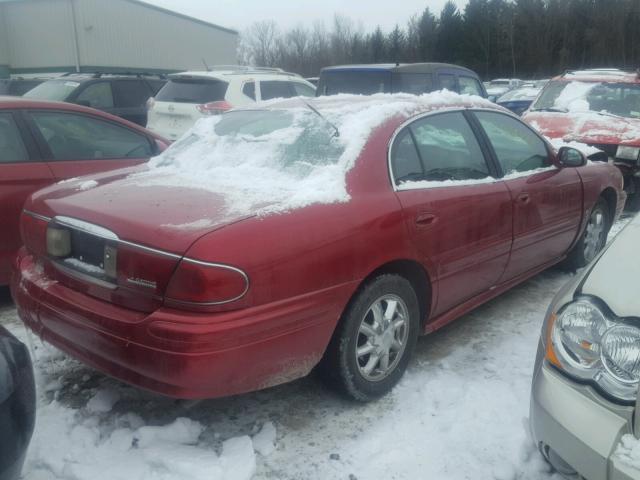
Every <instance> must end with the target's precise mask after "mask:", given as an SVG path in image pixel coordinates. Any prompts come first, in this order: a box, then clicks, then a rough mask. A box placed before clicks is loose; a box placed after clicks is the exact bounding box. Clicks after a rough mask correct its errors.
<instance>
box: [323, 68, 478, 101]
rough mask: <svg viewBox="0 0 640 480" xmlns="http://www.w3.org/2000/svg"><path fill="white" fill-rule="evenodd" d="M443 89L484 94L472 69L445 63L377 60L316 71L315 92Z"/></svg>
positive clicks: (421, 91)
mask: <svg viewBox="0 0 640 480" xmlns="http://www.w3.org/2000/svg"><path fill="white" fill-rule="evenodd" d="M444 88H446V89H447V90H450V91H452V92H456V93H468V94H470V95H478V96H480V97H486V96H487V92H486V91H485V89H484V86H483V85H482V83H481V82H480V78H479V77H478V75H477V74H476V73H475V72H473V71H472V70H469V69H468V68H464V67H460V66H458V65H450V64H447V63H403V64H396V63H389V64H382V63H381V64H373V65H341V66H336V67H326V68H323V69H322V70H321V71H320V77H319V80H318V89H317V91H316V95H317V96H322V95H336V94H338V93H353V94H360V95H372V94H374V93H411V94H414V95H421V94H423V93H428V92H434V91H436V90H441V89H444Z"/></svg>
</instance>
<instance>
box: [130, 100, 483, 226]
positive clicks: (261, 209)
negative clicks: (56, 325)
mask: <svg viewBox="0 0 640 480" xmlns="http://www.w3.org/2000/svg"><path fill="white" fill-rule="evenodd" d="M309 101H310V103H311V104H312V105H313V107H314V108H316V109H317V111H318V112H319V113H318V112H314V111H313V110H312V109H311V108H309V107H308V106H306V105H305V103H304V102H303V101H302V100H300V99H291V100H287V101H282V100H280V101H275V102H273V101H272V102H267V103H265V105H266V106H267V107H268V109H266V110H256V109H255V107H254V109H253V110H250V109H240V110H234V111H231V112H229V113H227V114H225V115H222V116H219V117H211V118H205V119H202V120H200V121H199V122H198V123H197V124H196V125H195V126H194V127H193V128H192V129H191V130H190V131H189V132H188V133H187V134H185V136H184V137H182V139H180V140H179V141H178V142H176V143H175V144H174V145H172V147H171V148H169V149H168V150H166V151H165V152H164V153H162V154H161V155H160V156H158V157H156V158H154V159H152V160H151V161H150V162H149V164H148V166H149V168H148V170H147V171H145V172H142V173H139V174H135V175H131V176H130V177H129V178H128V179H127V180H126V182H127V183H128V184H129V185H132V186H137V187H138V188H142V189H147V188H153V187H156V186H163V187H166V188H189V189H193V190H204V191H207V192H210V193H213V194H216V195H219V196H221V197H222V198H224V199H225V207H224V208H225V210H226V212H227V213H228V214H229V215H232V216H237V215H254V214H255V215H265V214H269V213H274V212H282V211H286V210H290V209H295V208H301V207H305V206H307V205H311V204H330V203H337V202H347V201H348V200H349V199H350V196H349V192H348V189H347V184H346V174H347V172H348V171H349V170H350V169H351V168H352V167H353V165H354V164H355V162H356V159H357V158H358V156H359V155H360V152H361V151H362V148H363V147H364V145H365V143H366V141H367V139H368V138H369V135H370V134H371V132H372V131H373V130H374V129H375V128H376V127H378V126H380V125H382V124H383V123H385V122H386V121H387V120H389V119H391V118H392V117H394V116H397V115H399V116H406V115H408V114H410V113H411V112H414V111H417V110H422V111H424V110H428V109H435V108H446V107H447V106H461V105H467V106H468V105H481V106H486V107H491V106H492V104H491V103H490V102H488V101H486V100H484V99H482V98H480V97H475V96H470V95H458V94H455V93H452V92H449V91H446V90H443V91H440V92H434V93H430V94H425V95H422V96H414V95H407V94H394V95H389V94H377V95H372V96H366V97H365V96H361V95H335V96H331V97H320V98H316V99H313V100H309ZM493 108H495V105H494V106H493ZM260 112H263V114H264V115H265V118H266V121H265V122H264V125H260V122H259V121H254V120H253V119H252V118H250V117H251V116H252V115H255V116H256V117H257V116H259V115H261V113H260ZM265 112H270V113H265ZM234 115H235V116H236V117H238V118H242V116H243V115H245V116H246V121H245V122H244V123H243V122H238V124H239V125H238V126H237V130H236V131H232V126H230V125H227V124H231V123H233V122H232V119H233V116H234ZM269 117H271V118H269ZM322 117H324V118H322ZM251 122H253V123H251ZM253 124H255V125H256V126H252V125H253ZM274 124H275V127H274ZM334 126H335V128H337V129H338V131H339V136H336V135H334V133H335V130H334ZM123 186H124V184H123Z"/></svg>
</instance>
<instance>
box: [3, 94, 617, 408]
mask: <svg viewBox="0 0 640 480" xmlns="http://www.w3.org/2000/svg"><path fill="white" fill-rule="evenodd" d="M92 178H93V180H94V181H95V182H94V183H95V185H96V186H95V187H94V188H92V189H85V190H83V189H80V188H78V185H76V183H74V182H69V183H66V184H63V185H58V186H54V187H50V188H47V189H45V190H42V191H40V192H38V193H36V194H34V195H33V196H32V198H31V199H30V200H29V201H28V202H27V203H26V205H25V210H24V212H23V214H22V218H21V228H22V235H23V239H24V243H25V247H24V248H23V249H22V250H21V251H20V253H19V255H18V257H17V259H16V261H15V272H14V276H13V280H12V292H13V295H14V298H15V300H16V303H17V306H18V311H19V314H20V316H21V318H22V319H23V321H24V322H25V323H26V324H27V325H28V326H29V327H30V328H31V329H32V330H34V331H35V332H36V333H37V334H38V335H40V336H41V337H43V338H44V339H45V340H47V341H49V342H51V343H52V344H54V345H56V346H58V347H59V348H61V349H62V350H64V351H66V352H68V353H69V354H70V355H72V356H74V357H76V358H79V359H81V360H82V361H84V362H86V363H87V364H90V365H92V366H94V367H95V368H97V369H99V370H102V371H104V372H106V373H108V374H110V375H112V376H114V377H117V378H119V379H122V380H124V381H126V382H129V383H132V384H134V385H138V386H141V387H144V388H147V389H150V390H154V391H157V392H161V393H164V394H167V395H171V396H175V397H183V398H201V397H215V396H222V395H230V394H236V393H241V392H247V391H251V390H255V389H260V388H265V387H268V386H271V385H275V384H279V383H283V382H286V381H289V380H292V379H294V378H298V377H301V376H304V375H306V374H307V373H309V372H310V371H311V369H312V368H313V367H314V366H316V365H317V364H318V363H320V371H321V372H323V373H324V375H325V376H326V377H327V378H328V379H330V380H331V381H332V382H333V383H334V384H335V385H337V386H338V387H339V388H341V389H342V390H343V391H345V392H347V393H348V394H350V395H351V396H352V397H354V398H356V399H359V400H368V399H372V398H375V397H377V396H379V395H382V394H384V393H385V392H387V391H389V390H390V389H391V388H392V387H393V385H394V384H395V383H396V382H397V381H398V380H399V379H400V377H401V376H402V374H403V373H404V370H405V368H406V366H407V363H408V361H409V358H410V356H411V353H412V350H413V347H414V345H415V343H416V338H417V336H418V335H419V334H421V333H428V332H431V331H433V330H435V329H437V328H439V327H442V326H443V325H445V324H447V323H448V322H450V321H451V320H453V319H455V318H457V317H459V316H460V315H462V314H464V313H465V312H467V311H469V310H471V309H472V308H474V307H476V306H478V305H480V304H482V303H483V302H486V301H487V300H489V299H491V298H493V297H495V296H496V295H498V294H500V293H501V292H504V291H505V290H507V289H509V288H511V287H513V286H514V285H516V284H518V283H520V282H522V281H524V280H526V279H527V278H529V277H531V276H532V275H535V274H536V273H538V272H540V271H542V270H544V269H545V268H548V267H549V266H551V265H554V264H556V263H558V262H560V261H562V260H566V261H567V262H568V263H569V264H571V265H573V266H574V267H577V266H582V265H585V264H586V263H587V262H588V261H590V260H591V259H592V258H594V257H595V256H596V254H597V253H598V252H599V251H600V250H601V249H602V247H603V246H604V244H605V241H606V237H607V233H608V230H609V227H610V226H611V224H612V222H613V221H614V219H615V218H616V216H617V215H618V214H619V212H620V210H621V209H622V206H623V204H624V200H625V195H624V192H623V191H622V178H621V175H620V172H619V171H618V170H617V169H616V168H614V167H613V166H610V165H608V164H606V163H593V162H590V163H588V164H587V161H586V158H585V157H584V155H583V154H582V153H581V152H579V151H577V150H575V149H572V148H567V147H563V148H561V149H560V150H559V151H558V152H555V151H554V150H553V148H552V147H551V146H550V145H549V144H548V143H547V142H546V141H545V140H544V139H543V138H542V137H541V136H540V135H538V134H537V133H536V132H535V131H534V130H532V129H531V128H530V127H528V126H527V125H526V124H524V123H522V122H521V121H520V120H519V119H518V118H517V117H515V116H513V115H511V114H510V113H509V112H508V111H506V110H504V109H502V108H500V107H497V106H495V105H493V104H491V103H489V102H488V101H485V100H482V99H480V98H478V97H470V96H459V95H456V94H452V93H449V92H445V91H443V92H437V93H434V94H429V95H423V96H421V97H415V96H407V95H374V96H371V97H356V96H344V95H338V96H335V97H327V98H323V99H316V100H314V103H313V105H311V104H309V103H305V102H304V101H303V100H300V99H292V100H287V101H281V102H276V103H271V104H269V105H266V106H264V107H261V108H255V109H252V110H236V111H232V112H229V113H227V114H224V115H222V116H219V117H217V118H210V119H207V120H203V121H201V122H200V123H199V124H198V125H197V126H196V127H195V128H194V129H193V130H192V131H191V132H190V133H189V134H187V135H186V136H185V137H184V138H183V139H181V140H180V141H178V142H177V143H176V144H175V145H173V146H172V147H171V148H170V149H169V150H167V151H166V152H165V153H164V154H162V155H160V156H159V157H156V158H155V159H153V160H152V161H151V163H150V164H149V165H145V166H143V167H135V168H130V169H125V170H119V171H117V172H115V173H108V174H102V175H98V176H94V177H92ZM84 180H85V179H82V180H81V181H84Z"/></svg>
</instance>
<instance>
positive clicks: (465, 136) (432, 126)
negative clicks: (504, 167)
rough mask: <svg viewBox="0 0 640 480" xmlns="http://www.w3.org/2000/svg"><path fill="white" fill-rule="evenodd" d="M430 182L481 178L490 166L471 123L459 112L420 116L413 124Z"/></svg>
mask: <svg viewBox="0 0 640 480" xmlns="http://www.w3.org/2000/svg"><path fill="white" fill-rule="evenodd" d="M409 128H410V129H411V133H412V134H413V137H414V138H415V141H416V146H417V147H418V153H419V155H420V158H421V159H422V162H423V164H424V179H425V180H429V181H447V180H479V179H484V178H486V177H489V176H490V175H491V174H490V173H489V167H488V166H487V162H486V161H485V158H484V155H483V153H482V150H481V149H480V145H479V144H478V141H477V139H476V136H475V134H474V133H473V130H471V127H470V126H469V123H468V122H467V120H466V119H465V118H464V115H463V114H462V113H460V112H455V113H443V114H438V115H432V116H428V117H425V118H421V119H419V120H416V121H415V122H413V123H412V124H411V125H410V127H409Z"/></svg>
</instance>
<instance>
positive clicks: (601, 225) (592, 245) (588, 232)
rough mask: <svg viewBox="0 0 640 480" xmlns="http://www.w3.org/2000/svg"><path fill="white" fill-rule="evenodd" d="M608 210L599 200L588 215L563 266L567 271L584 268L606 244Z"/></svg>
mask: <svg viewBox="0 0 640 480" xmlns="http://www.w3.org/2000/svg"><path fill="white" fill-rule="evenodd" d="M609 212H610V210H609V205H608V204H607V202H606V201H605V200H604V199H602V198H600V199H598V201H597V202H596V204H595V205H594V206H593V208H592V209H591V212H590V213H589V220H588V223H587V226H586V228H585V229H584V232H582V235H581V236H580V239H579V240H578V243H576V245H575V246H574V247H573V249H572V250H571V252H569V255H568V256H567V259H566V261H565V265H566V267H567V268H568V269H569V270H577V269H579V268H582V267H585V266H586V265H588V264H589V262H591V261H592V260H593V259H594V258H596V257H597V256H598V254H599V253H600V251H601V250H602V249H603V248H604V246H605V245H606V244H607V236H608V235H609V229H610V228H611V219H610V213H609Z"/></svg>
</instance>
